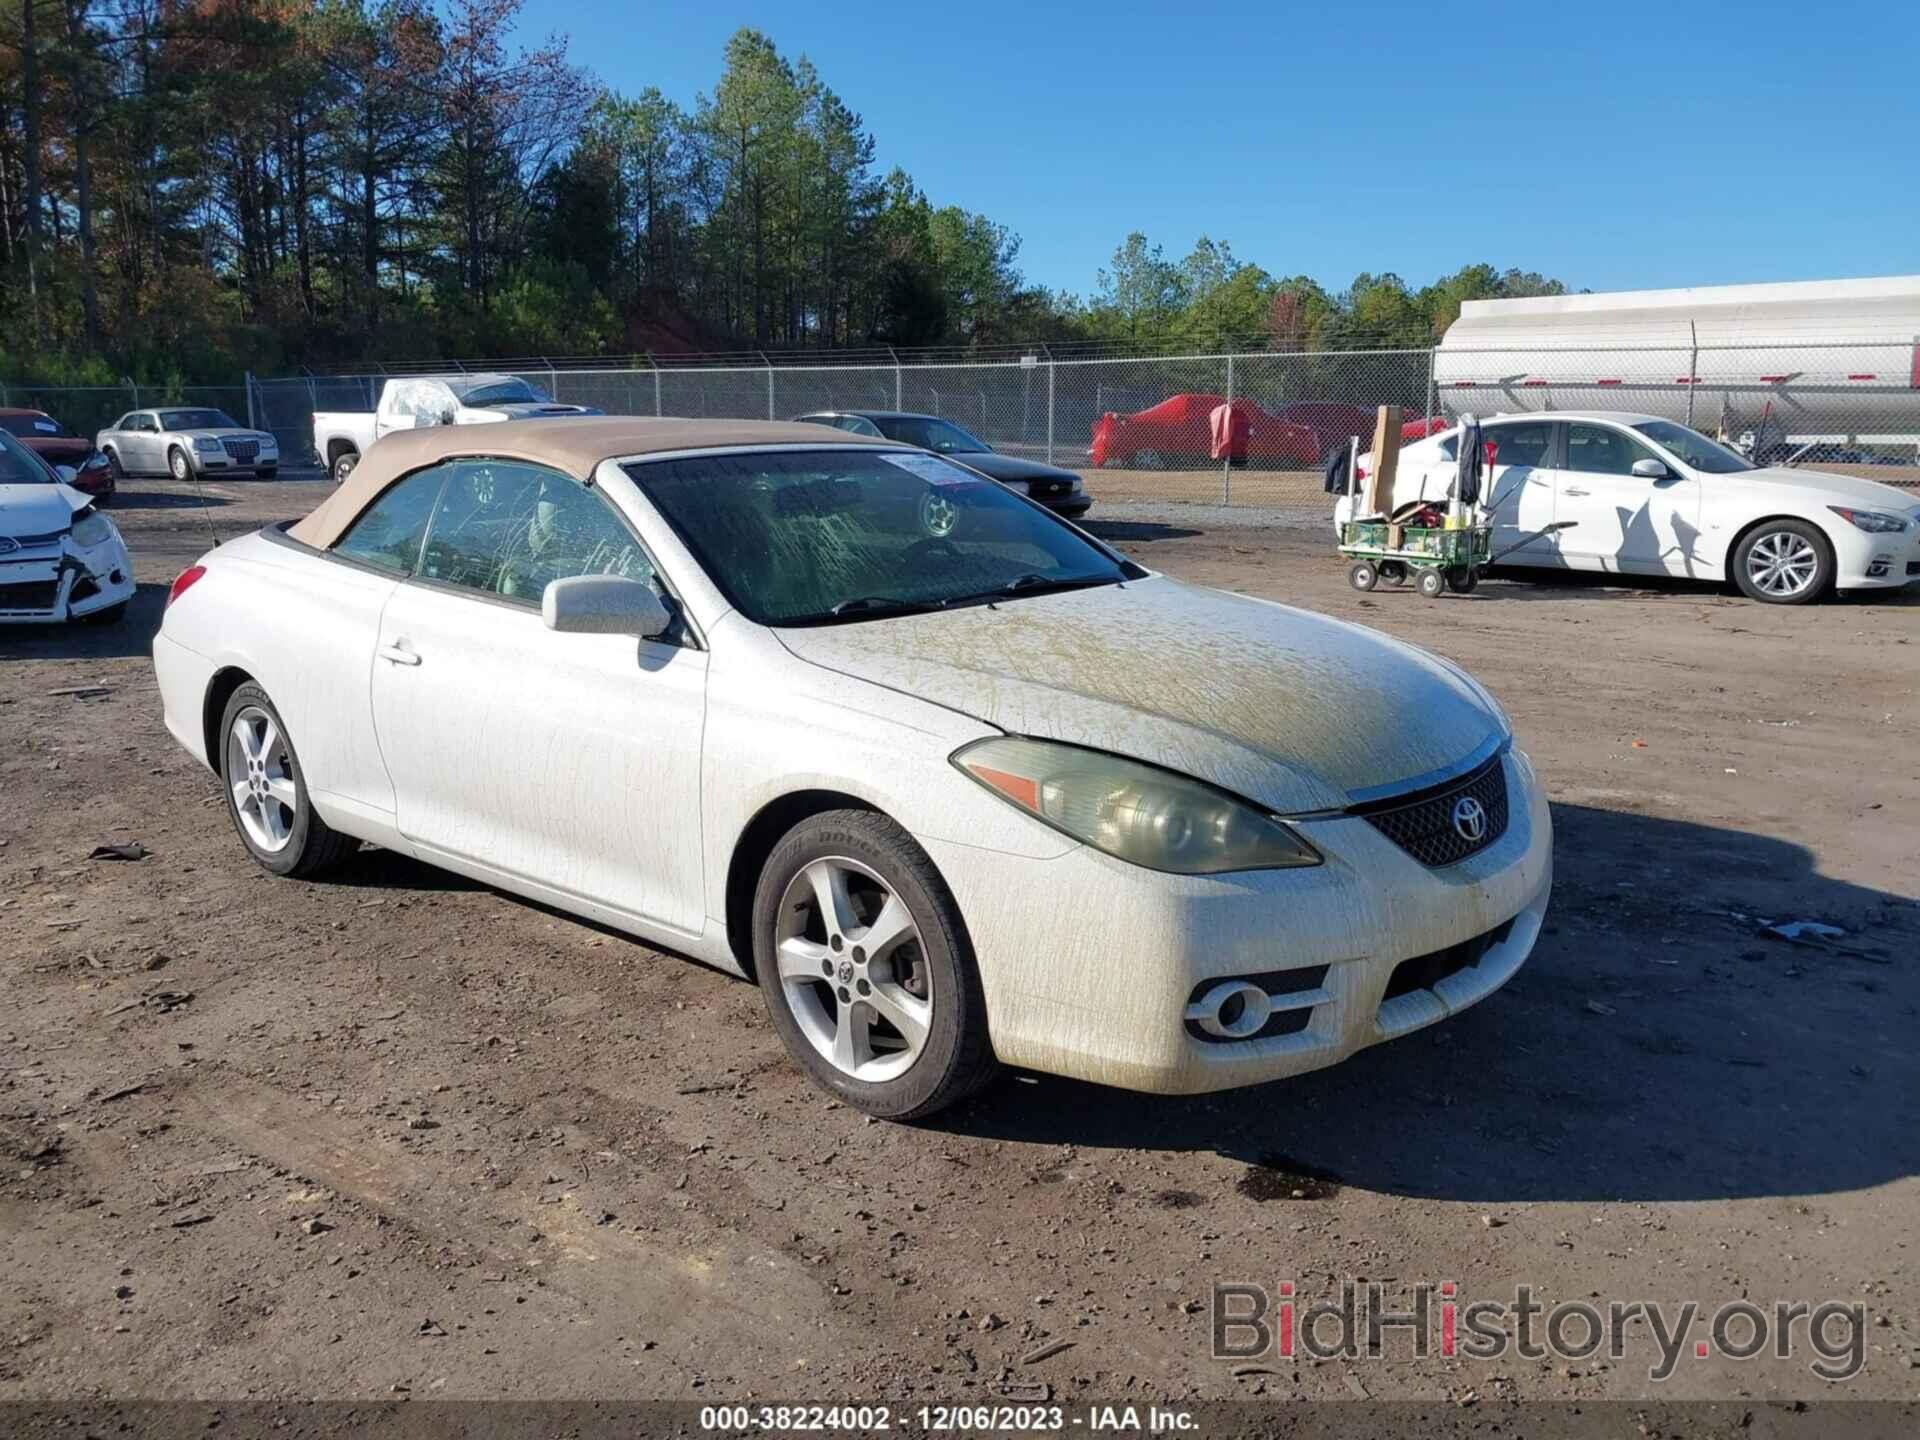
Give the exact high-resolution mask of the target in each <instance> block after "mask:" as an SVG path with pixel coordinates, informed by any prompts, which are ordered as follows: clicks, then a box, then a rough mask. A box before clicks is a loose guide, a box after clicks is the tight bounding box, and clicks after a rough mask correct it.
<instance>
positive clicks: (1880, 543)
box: [1833, 514, 1920, 590]
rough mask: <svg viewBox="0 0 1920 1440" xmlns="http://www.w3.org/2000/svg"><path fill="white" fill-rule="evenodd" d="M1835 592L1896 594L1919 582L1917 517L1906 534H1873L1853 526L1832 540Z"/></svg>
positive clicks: (1909, 523)
mask: <svg viewBox="0 0 1920 1440" xmlns="http://www.w3.org/2000/svg"><path fill="white" fill-rule="evenodd" d="M1833 548H1834V556H1833V558H1834V576H1833V583H1834V588H1835V589H1838V590H1897V589H1899V588H1900V587H1901V586H1903V585H1911V584H1913V583H1914V582H1915V581H1916V580H1920V514H1916V515H1914V516H1912V517H1911V518H1910V519H1909V522H1908V525H1907V528H1906V529H1905V530H1896V531H1893V532H1891V533H1886V532H1880V533H1874V532H1869V531H1865V530H1860V529H1858V528H1856V527H1854V526H1852V525H1847V526H1843V527H1841V529H1840V533H1839V534H1837V535H1836V536H1835V537H1834V547H1833Z"/></svg>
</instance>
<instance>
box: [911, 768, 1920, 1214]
mask: <svg viewBox="0 0 1920 1440" xmlns="http://www.w3.org/2000/svg"><path fill="white" fill-rule="evenodd" d="M1554 815H1555V822H1556V826H1557V830H1558V834H1557V847H1556V848H1557V854H1558V856H1559V870H1558V875H1559V879H1558V884H1557V889H1556V894H1555V898H1554V908H1553V910H1552V912H1551V913H1550V914H1549V917H1548V929H1547V931H1546V933H1545V934H1544V935H1543V936H1542V939H1541V943H1540V945H1539V947H1538V949H1537V950H1536V951H1535V953H1534V956H1533V958H1532V960H1531V961H1530V962H1529V963H1528V965H1527V967H1526V968H1525V969H1524V970H1522V971H1521V973H1520V974H1519V976H1517V977H1516V978H1515V979H1514V981H1513V982H1512V983H1511V984H1510V985H1509V986H1508V987H1507V988H1506V989H1505V990H1503V991H1501V992H1499V993H1497V994H1495V995H1494V996H1492V997H1490V998H1489V999H1487V1000H1486V1001H1484V1002H1483V1003H1482V1004H1480V1005H1478V1006H1476V1007H1474V1008H1473V1009H1471V1010H1468V1011H1466V1012H1464V1013H1463V1014H1460V1015H1458V1016H1456V1017H1454V1018H1453V1019H1451V1020H1448V1021H1445V1022H1442V1023H1441V1024H1440V1025H1438V1026H1435V1027H1433V1028H1432V1029H1429V1030H1426V1031H1422V1032H1419V1033H1417V1034H1415V1035H1411V1036H1408V1037H1406V1038H1404V1039H1401V1040H1398V1041H1395V1042H1391V1043H1388V1044H1384V1045H1379V1046H1376V1047H1374V1048H1372V1049H1370V1050H1366V1051H1362V1052H1361V1053H1360V1054H1359V1055H1356V1056H1354V1057H1353V1058H1352V1059H1350V1060H1349V1061H1347V1062H1346V1063H1345V1064H1342V1065H1338V1066H1335V1067H1333V1068H1331V1069H1328V1070H1323V1071H1319V1072H1317V1073H1315V1074H1311V1075H1305V1076H1300V1077H1297V1078H1295V1079H1292V1080H1287V1081H1281V1082H1277V1083H1275V1084H1272V1085H1266V1086H1261V1087H1257V1088H1254V1089H1251V1090H1243V1091H1228V1092H1223V1093H1220V1094H1216V1095H1211V1096H1199V1097H1192V1098H1168V1097H1150V1096H1141V1095H1132V1094H1127V1093H1125V1092H1122V1091H1117V1090H1110V1089H1105V1088H1103V1087H1100V1086H1095V1085H1087V1084H1080V1083H1077V1082H1073V1081H1066V1080H1058V1079H1054V1078H1052V1077H1048V1076H1028V1075H1021V1076H1016V1077H1013V1078H1012V1079H1010V1080H1009V1081H1008V1082H1006V1083H1003V1084H1001V1085H1000V1086H997V1087H996V1088H995V1089H993V1090H992V1091H990V1092H989V1093H988V1094H987V1095H985V1096H983V1097H982V1098H981V1099H979V1100H977V1101H975V1102H973V1103H972V1104H971V1105H969V1106H967V1107H965V1108H963V1109H962V1110H960V1111H958V1112H955V1113H954V1114H952V1115H949V1116H945V1117H941V1118H940V1119H939V1120H936V1121H935V1122H933V1123H934V1124H935V1125H936V1126H940V1127H942V1128H949V1129H952V1130H955V1131H958V1132H964V1133H969V1134H973V1135H977V1136H988V1137H994V1138H1001V1139H1008V1140H1017V1141H1026V1142H1036V1143H1042V1144H1071V1145H1078V1146H1086V1147H1105V1148H1113V1149H1127V1148H1133V1147H1146V1148H1150V1149H1159V1150H1166V1151H1182V1150H1210V1151H1214V1152H1217V1153H1219V1154H1221V1155H1225V1156H1228V1157H1230V1158H1233V1159H1236V1160H1240V1161H1243V1162H1245V1163H1246V1164H1247V1165H1248V1167H1249V1169H1248V1171H1247V1172H1246V1174H1245V1175H1244V1176H1243V1177H1242V1178H1241V1180H1240V1185H1241V1187H1242V1189H1243V1193H1256V1192H1258V1193H1257V1194H1256V1198H1275V1199H1281V1200H1284V1199H1288V1198H1290V1197H1292V1196H1293V1194H1294V1192H1295V1191H1300V1192H1301V1198H1313V1196H1314V1194H1315V1193H1316V1191H1319V1192H1322V1193H1324V1191H1325V1189H1326V1187H1327V1186H1329V1185H1334V1186H1338V1185H1345V1186H1353V1187H1358V1188H1363V1189H1368V1190H1376V1191H1382V1192H1387V1193H1391V1194H1396V1195H1406V1196H1416V1197H1427V1198H1434V1199H1444V1200H1461V1201H1473V1202H1477V1203H1489V1204H1491V1203H1497V1202H1503V1201H1526V1200H1591V1201H1595V1202H1601V1201H1617V1200H1662V1201H1665V1200H1715V1199H1724V1198H1728V1197H1733V1196H1773V1195H1818V1194H1821V1193H1825V1192H1831V1191H1840V1190H1857V1189H1862V1188H1866V1187H1869V1186H1875V1185H1881V1184H1885V1183H1887V1182H1889V1181H1893V1180H1898V1179H1901V1178H1903V1177H1905V1176H1908V1175H1911V1174H1914V1173H1916V1171H1920V1063H1916V1060H1915V1058H1914V1052H1913V1046H1912V1043H1911V1039H1912V1035H1913V1031H1914V1025H1915V1021H1916V1017H1917V1015H1920V982H1917V981H1916V971H1915V968H1914V960H1915V957H1916V955H1920V908H1916V907H1915V905H1914V903H1913V901H1912V900H1911V899H1910V898H1909V897H1904V896H1892V895H1888V894H1885V893H1882V892H1879V891H1875V890H1869V889H1864V888H1862V887H1859V886H1855V885H1850V884H1847V883H1845V882H1842V881H1836V880H1831V879H1828V878H1826V877H1824V876H1821V875H1820V874H1819V873H1818V872H1817V871H1816V870H1815V868H1814V864H1813V857H1812V855H1811V854H1810V853H1809V852H1808V851H1806V850H1805V849H1803V848H1801V847H1800V846H1798V845H1794V844H1790V843H1787V842H1784V841H1781V840H1776V839H1772V838H1769V837H1766V836H1760V835H1750V834H1744V833H1741V832H1738V831H1733V830H1726V829H1720V828H1715V827H1711V826H1704V825H1697V824H1692V823H1689V822H1683V821H1675V820H1665V819H1661V818H1658V817H1655V816H1649V815H1638V814H1629V813H1622V812H1617V811H1609V810H1599V809H1591V808H1587V807H1584V806H1577V805H1560V806H1555V808H1554ZM1650 868H1651V869H1652V870H1655V871H1658V872H1661V873H1664V874H1665V876H1666V885H1665V889H1664V891H1663V890H1662V889H1661V888H1660V886H1658V885H1657V884H1655V883H1652V882H1651V881H1649V883H1647V884H1644V885H1643V884H1639V883H1633V882H1636V881H1638V880H1639V879H1640V877H1642V876H1644V875H1647V874H1648V872H1649V869H1650ZM1623 881H1627V882H1629V883H1628V884H1623V883H1622V882H1623ZM1917 888H1920V887H1917ZM1736 914H1737V915H1739V916H1742V917H1745V918H1742V919H1736V918H1734V916H1735V915H1736ZM1763 916H1764V917H1768V918H1789V916H1790V917H1791V918H1819V919H1828V920H1833V921H1835V922H1836V923H1839V924H1842V925H1844V926H1845V927H1846V929H1847V930H1848V931H1849V932H1851V933H1850V937H1849V939H1847V940H1846V941H1843V942H1841V943H1842V944H1844V945H1845V946H1847V947H1848V948H1849V949H1855V950H1858V951H1859V952H1861V953H1859V954H1845V953H1838V952H1835V951H1829V950H1820V949H1814V948H1810V947H1798V946H1792V945H1788V944H1784V943H1781V942H1777V941H1769V940H1765V939H1762V938H1760V937H1759V934H1758V931H1759V928H1760V926H1759V918H1758V917H1763ZM1124 965H1125V961H1124V959H1123V958H1122V957H1116V961H1115V979H1114V983H1115V984H1116V985H1122V984H1124V983H1125V978H1124V974H1125V972H1124ZM1183 1193H1184V1192H1183Z"/></svg>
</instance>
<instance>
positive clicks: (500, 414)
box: [460, 400, 601, 420]
mask: <svg viewBox="0 0 1920 1440" xmlns="http://www.w3.org/2000/svg"><path fill="white" fill-rule="evenodd" d="M460 410H461V414H462V415H463V416H472V417H474V418H477V419H481V420H494V419H500V420H537V419H540V418H542V417H544V416H553V415H598V414H600V413H601V412H600V411H598V410H596V409H594V408H593V407H592V406H591V405H557V404H555V403H554V402H553V401H551V400H515V401H511V402H508V403H503V404H499V405H463V406H461V407H460Z"/></svg>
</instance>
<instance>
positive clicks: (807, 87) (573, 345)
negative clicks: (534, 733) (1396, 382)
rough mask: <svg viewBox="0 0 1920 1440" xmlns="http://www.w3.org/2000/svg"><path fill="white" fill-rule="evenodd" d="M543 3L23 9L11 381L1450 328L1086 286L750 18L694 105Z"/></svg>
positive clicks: (1357, 283)
mask: <svg viewBox="0 0 1920 1440" xmlns="http://www.w3.org/2000/svg"><path fill="white" fill-rule="evenodd" d="M521 5H522V0H446V3H444V4H435V3H434V0H0V275H3V276H4V279H5V284H4V288H3V289H0V375H12V376H15V377H22V378H33V379H37V380H40V381H41V382H43V383H52V382H56V381H62V380H64V381H67V382H69V383H85V382H88V381H105V380H111V379H113V378H115V377H117V376H119V375H121V374H127V373H131V374H134V375H136V376H139V377H151V378H156V379H172V380H176V381H177V380H203V379H220V380H227V379H230V378H231V377H232V375H233V373H234V372H235V371H236V370H237V369H240V368H251V369H255V370H261V371H268V372H271V371H275V370H279V369H284V368H287V367H290V366H293V365H296V364H307V365H311V366H314V367H316V368H319V367H322V366H325V365H328V364H334V363H341V362H344V361H349V360H352V361H358V360H364V359H373V358H377V359H395V360H398V359H410V358H432V357H437V356H456V355H457V356H463V357H466V356H473V357H479V356H486V355H514V356H528V355H539V354H547V355H583V354H595V353H635V352H640V351H644V350H655V351H660V352H665V353H671V352H686V351H701V350H726V349H761V350H767V351H790V350H816V349H837V348H847V347H868V346H877V345H893V346H899V347H911V346H924V345H936V344H937V345H949V346H959V347H979V346H987V345H1006V344H1029V343H1040V342H1058V343H1069V342H1076V341H1090V340H1091V341H1124V342H1130V343H1136V344H1139V343H1146V342H1149V341H1152V342H1155V343H1167V342H1176V343H1192V344H1195V345H1212V344H1218V343H1221V342H1222V341H1224V340H1228V339H1231V340H1233V341H1235V342H1237V343H1257V344H1267V345H1272V346H1275V347H1282V348H1296V349H1297V348H1336V347H1340V346H1347V345H1352V344H1355V343H1365V344H1394V345H1398V344H1406V345H1424V344H1428V343H1431V341H1432V340H1433V339H1434V338H1435V337H1436V336H1437V334H1438V333H1439V332H1440V331H1441V330H1444V328H1445V326H1446V324H1447V323H1448V322H1450V321H1451V319H1452V318H1453V316H1454V315H1456V314H1457V313H1458V307H1459V304H1460V302H1461V301H1462V300H1464V299H1471V298H1476V297H1479V296H1486V295H1506V294H1542V293H1560V292H1561V291H1562V289H1563V288H1564V287H1562V286H1561V285H1560V284H1559V282H1557V281H1553V280H1549V279H1547V278H1545V277H1543V276H1539V275H1534V274H1528V273H1523V272H1519V271H1513V270H1508V271H1505V272H1500V271H1496V270H1494V269H1493V268H1492V267H1490V266H1485V265H1477V266H1469V267H1467V268H1465V269H1463V270H1461V271H1459V272H1457V273H1456V274H1454V275H1452V276H1449V277H1446V278H1445V279H1442V280H1440V281H1437V282H1435V283H1434V284H1433V285H1430V286H1426V287H1423V288H1419V289H1414V288H1412V287H1410V286H1408V285H1407V284H1405V283H1404V282H1402V281H1401V280H1400V279H1399V278H1398V277H1396V276H1392V275H1382V276H1375V275H1362V276H1359V277H1357V278H1356V279H1355V280H1354V281H1353V283H1352V284H1350V285H1349V286H1347V287H1346V288H1345V289H1344V290H1338V291H1333V290H1328V289H1325V288H1323V287H1321V286H1320V285H1318V284H1316V283H1315V282H1313V281H1312V280H1310V279H1307V278H1305V277H1301V276H1295V277H1291V278H1278V277H1274V276H1272V275H1269V274H1268V273H1267V272H1266V271H1264V270H1262V269H1260V268H1259V267H1258V266H1255V265H1251V264H1248V263H1246V262H1243V261H1241V260H1239V259H1238V258H1237V257H1235V256H1234V254H1233V253H1232V250H1231V248H1230V247H1229V246H1227V245H1225V244H1222V243H1216V242H1214V241H1212V240H1209V239H1207V238H1206V237H1202V238H1201V239H1200V240H1199V241H1198V242H1197V243H1196V244H1195V246H1194V248H1193V250H1192V251H1191V253H1189V254H1188V255H1186V256H1185V257H1184V258H1180V259H1169V258H1167V257H1166V256H1165V255H1164V253H1163V252H1162V250H1161V249H1160V247H1158V246H1155V245H1152V244H1150V243H1149V242H1148V241H1147V239H1146V238H1145V237H1144V236H1142V235H1139V234H1133V235H1129V236H1128V237H1126V239H1125V240H1124V241H1123V242H1122V243H1121V245H1120V246H1119V247H1118V249H1117V250H1116V251H1115V253H1114V256H1113V258H1112V261H1111V262H1110V264H1109V266H1108V267H1106V268H1104V269H1103V270H1101V271H1100V272H1099V274H1098V276H1097V277H1096V283H1095V285H1094V287H1093V288H1092V290H1091V292H1090V293H1089V294H1088V295H1086V296H1085V297H1080V296H1074V295H1069V294H1063V293H1059V292H1055V291H1049V290H1047V289H1045V288H1043V287H1039V286H1035V285H1031V284H1028V283H1027V282H1026V281H1025V279H1024V278H1023V277H1022V275H1021V272H1020V269H1019V266H1018V258H1019V248H1020V241H1019V237H1018V236H1017V235H1015V234H1014V233H1013V232H1012V231H1011V230H1009V229H1008V228H1007V227H1006V226H1005V225H1002V224H1000V223H998V222H996V221H994V220H993V219H991V218H990V217H988V216H986V215H982V214H977V213H974V212H971V211H968V210H965V209H963V208H961V207H959V206H955V205H939V204H936V203H935V202H934V200H933V199H931V198H930V197H929V196H928V195H927V194H926V193H925V192H924V191H923V190H922V189H921V187H920V186H919V185H917V184H916V183H915V181H914V180H913V178H912V176H911V175H909V174H908V173H907V172H906V171H905V170H904V169H901V168H898V167H895V168H893V169H890V170H888V171H885V172H884V173H883V172H882V171H881V170H880V169H879V168H878V166H877V165H876V163H875V154H876V147H875V141H874V137H873V135H872V133H871V131H869V130H868V128H867V127H866V125H865V123H864V122H863V121H862V119H861V117H860V115H859V114H858V113H857V112H856V111H855V110H854V109H853V108H852V106H851V105H850V104H849V103H848V102H847V101H846V100H844V99H843V98H842V97H841V96H840V95H838V94H837V93H836V92H835V91H834V90H833V88H832V87H831V86H829V85H828V84H827V82H826V81H825V79H824V78H823V77H822V76H821V74H820V73H819V71H818V70H817V69H816V68H815V67H814V66H813V65H812V63H811V62H809V61H808V60H806V59H805V58H804V57H802V58H799V59H790V58H788V57H787V56H785V55H783V54H782V53H781V52H780V51H779V49H778V48H777V46H776V45H775V44H774V42H773V41H772V40H771V39H769V38H768V37H767V36H766V35H764V34H762V33H760V32H758V31H755V30H751V29H743V30H741V31H739V32H738V33H737V34H735V35H734V36H733V37H732V38H731V39H730V40H729V41H728V42H727V45H726V48H725V51H724V53H723V55H722V56H721V57H720V72H719V77H718V79H717V81H716V82H715V84H714V86H713V88H712V89H711V90H710V91H708V92H705V93H703V94H701V95H699V96H698V97H696V98H695V100H694V101H693V102H692V104H691V105H682V104H680V103H679V102H677V101H675V100H674V99H672V98H670V97H668V96H666V95H664V94H662V93H661V92H660V91H659V90H658V89H655V88H647V89H644V90H641V91H640V92H638V93H637V94H631V95H628V94H621V93H618V92H616V91H614V90H612V89H609V88H608V87H606V86H605V85H603V84H602V83H601V82H600V81H599V80H597V79H596V78H595V77H594V76H593V75H592V74H591V73H590V72H589V71H588V70H587V69H586V68H585V67H583V66H581V65H579V64H577V63H576V62H575V61H574V59H573V58H572V57H571V56H570V55H569V54H568V50H567V46H566V42H565V41H564V40H563V39H560V38H557V37H554V38H547V39H544V40H541V41H538V42H537V43H531V44H529V43H526V42H524V41H523V40H522V39H521V37H520V35H519V33H518V22H519V19H520V9H521Z"/></svg>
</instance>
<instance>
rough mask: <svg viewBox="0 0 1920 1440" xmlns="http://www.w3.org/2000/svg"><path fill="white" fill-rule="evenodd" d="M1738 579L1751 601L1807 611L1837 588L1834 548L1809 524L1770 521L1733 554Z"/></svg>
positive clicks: (1755, 529)
mask: <svg viewBox="0 0 1920 1440" xmlns="http://www.w3.org/2000/svg"><path fill="white" fill-rule="evenodd" d="M1733 578H1734V583H1736V584H1737V585H1739V587H1740V590H1741V593H1743V594H1744V595H1745V596H1746V597H1747V598H1748V599H1749V600H1758V601H1760V602H1761V603H1762V604H1765V605H1804V604H1806V603H1807V602H1808V601H1809V600H1813V599H1815V598H1817V597H1818V596H1819V595H1821V594H1822V593H1823V592H1825V591H1826V590H1827V588H1828V587H1829V586H1831V585H1832V584H1833V546H1832V545H1830V544H1829V543H1828V542H1827V537H1826V536H1825V535H1822V534H1821V533H1820V529H1819V527H1818V526H1816V525H1810V524H1808V523H1807V522H1806V521H1805V520H1767V521H1763V522H1762V523H1761V524H1759V525H1756V526H1755V527H1754V528H1753V529H1752V530H1751V531H1750V532H1748V533H1747V534H1746V535H1744V536H1742V537H1741V540H1740V543H1739V544H1738V545H1736V546H1734V549H1733Z"/></svg>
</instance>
